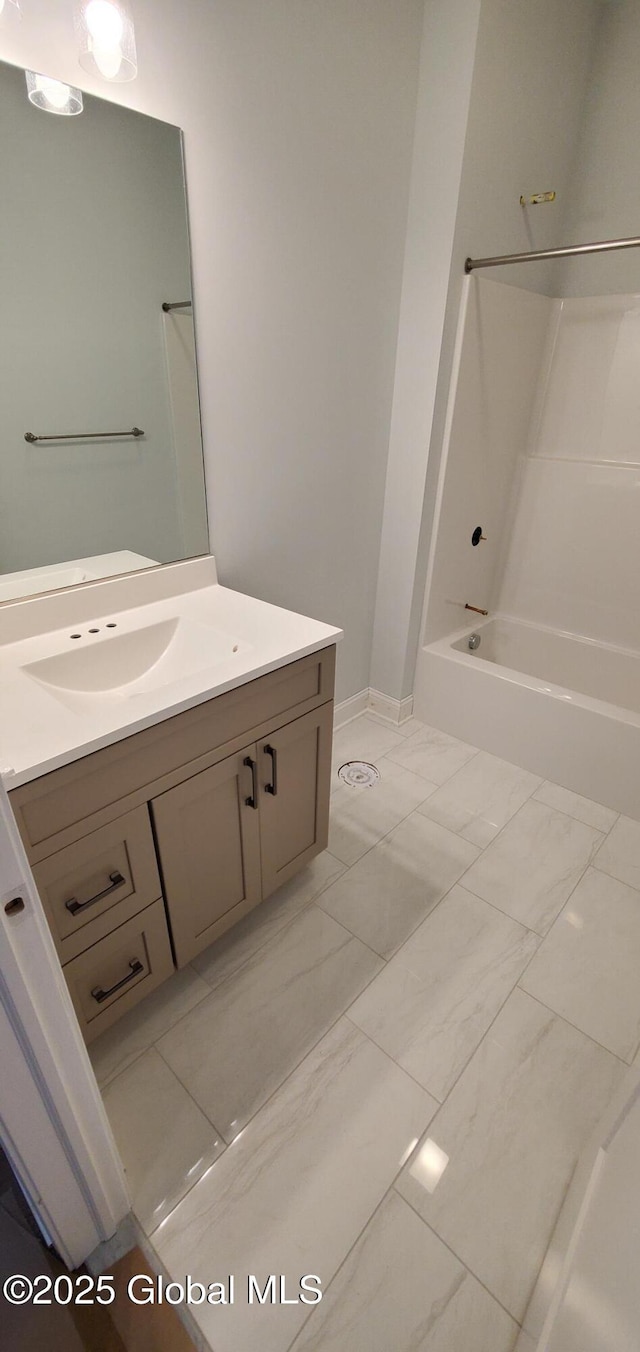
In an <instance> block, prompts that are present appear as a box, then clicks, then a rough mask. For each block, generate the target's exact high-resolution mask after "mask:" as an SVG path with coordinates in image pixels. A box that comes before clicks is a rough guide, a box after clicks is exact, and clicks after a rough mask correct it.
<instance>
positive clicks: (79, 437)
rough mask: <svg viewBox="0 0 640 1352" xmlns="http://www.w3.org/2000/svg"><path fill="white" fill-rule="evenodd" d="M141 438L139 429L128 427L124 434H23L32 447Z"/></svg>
mask: <svg viewBox="0 0 640 1352" xmlns="http://www.w3.org/2000/svg"><path fill="white" fill-rule="evenodd" d="M143 436H144V432H143V431H142V428H141V427H130V428H129V429H128V430H127V431H126V432H58V433H56V435H55V436H47V435H46V434H44V433H43V434H41V435H40V436H36V434H35V432H25V434H24V439H25V441H28V442H29V443H30V444H31V445H33V443H34V442H36V441H95V440H96V439H98V438H106V440H107V441H114V440H115V438H116V437H143Z"/></svg>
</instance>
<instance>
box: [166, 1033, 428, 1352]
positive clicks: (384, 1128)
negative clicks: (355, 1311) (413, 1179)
mask: <svg viewBox="0 0 640 1352" xmlns="http://www.w3.org/2000/svg"><path fill="white" fill-rule="evenodd" d="M435 1108H436V1103H435V1100H434V1099H431V1098H430V1097H429V1095H428V1094H425V1093H424V1091H423V1090H422V1089H420V1088H419V1086H418V1085H417V1084H415V1083H414V1082H413V1080H411V1079H410V1078H409V1076H408V1075H405V1074H404V1071H402V1070H400V1069H399V1067H398V1066H396V1065H395V1064H394V1062H393V1061H391V1060H390V1059H389V1057H387V1056H385V1055H384V1053H383V1052H381V1051H380V1050H379V1048H378V1047H375V1046H374V1045H373V1043H372V1042H370V1041H369V1039H368V1038H366V1037H365V1036H364V1034H362V1033H361V1032H360V1030H359V1029H357V1028H355V1027H354V1026H353V1024H351V1023H349V1021H348V1020H347V1019H342V1020H340V1022H339V1023H338V1024H337V1025H336V1026H335V1028H332V1030H331V1032H330V1033H328V1034H327V1036H326V1037H325V1038H324V1039H323V1040H322V1042H321V1043H320V1044H319V1046H318V1047H316V1048H315V1049H314V1051H313V1052H311V1053H310V1055H309V1056H308V1057H306V1059H305V1060H304V1061H303V1063H302V1065H301V1066H299V1067H298V1069H297V1070H296V1071H295V1073H294V1074H293V1075H291V1076H290V1078H289V1079H288V1080H287V1081H286V1083H285V1084H284V1085H283V1086H282V1088H281V1089H280V1090H279V1091H278V1093H277V1094H275V1095H274V1097H273V1098H272V1099H271V1100H270V1102H269V1103H268V1104H266V1105H265V1107H264V1108H263V1109H262V1110H261V1111H260V1112H259V1113H258V1115H257V1116H256V1117H255V1118H254V1119H253V1121H252V1122H251V1123H250V1124H249V1126H248V1127H247V1129H246V1131H244V1132H243V1133H242V1135H241V1136H240V1138H239V1139H238V1140H237V1141H236V1142H235V1143H234V1144H233V1145H232V1146H230V1147H229V1149H228V1150H227V1151H226V1152H225V1154H224V1155H223V1156H222V1158H221V1159H220V1160H218V1161H217V1162H216V1164H215V1165H214V1166H213V1168H212V1169H211V1170H210V1172H209V1173H208V1174H207V1175H206V1176H205V1177H204V1178H203V1179H202V1180H201V1182H200V1183H199V1184H198V1185H197V1187H196V1188H194V1189H192V1191H191V1192H190V1193H189V1194H188V1196H187V1197H185V1199H184V1201H183V1202H181V1203H180V1205H179V1206H178V1207H177V1208H176V1210H175V1211H174V1212H173V1214H172V1215H171V1216H170V1217H169V1218H168V1220H167V1221H165V1223H164V1225H162V1226H161V1227H160V1228H159V1230H158V1231H157V1232H156V1234H155V1236H154V1245H155V1247H156V1249H157V1251H158V1253H159V1255H160V1258H161V1260H162V1261H163V1263H164V1264H165V1266H166V1267H167V1268H168V1270H169V1272H171V1273H175V1274H177V1273H179V1272H181V1273H182V1274H183V1276H184V1273H185V1272H188V1273H191V1275H192V1276H193V1277H194V1279H196V1280H200V1281H204V1282H210V1281H212V1280H213V1279H214V1277H215V1274H216V1273H217V1274H227V1273H233V1274H237V1279H238V1289H239V1294H238V1298H237V1301H236V1304H235V1305H234V1306H227V1307H220V1306H211V1305H208V1306H194V1307H192V1314H193V1316H194V1318H195V1319H196V1321H197V1322H198V1324H199V1326H200V1328H201V1329H202V1332H203V1333H204V1335H205V1337H206V1338H207V1339H208V1340H209V1342H210V1343H211V1345H212V1346H214V1347H215V1349H216V1352H247V1349H248V1348H258V1347H259V1348H260V1352H285V1349H286V1348H288V1347H289V1345H290V1343H291V1341H292V1340H293V1338H294V1337H295V1335H296V1334H297V1332H298V1331H299V1329H300V1327H301V1325H302V1324H303V1322H304V1320H305V1319H306V1317H307V1315H308V1313H309V1306H308V1305H290V1306H277V1305H274V1306H267V1305H265V1306H259V1305H258V1306H256V1305H255V1304H254V1305H249V1304H247V1303H246V1299H245V1291H246V1274H247V1273H253V1274H256V1275H257V1276H258V1277H260V1278H262V1280H266V1278H267V1276H268V1274H269V1273H272V1272H276V1273H282V1274H284V1275H285V1277H286V1279H287V1286H288V1287H290V1288H292V1289H294V1290H295V1291H296V1292H297V1289H298V1282H299V1279H300V1276H301V1275H302V1274H303V1273H317V1274H319V1276H320V1277H321V1278H322V1284H323V1289H325V1290H326V1288H327V1286H328V1284H329V1282H330V1280H331V1278H332V1277H333V1275H334V1273H335V1272H336V1271H337V1269H338V1267H339V1266H340V1264H341V1263H342V1261H343V1259H344V1258H345V1257H346V1255H347V1253H348V1252H349V1250H350V1248H351V1247H352V1245H353V1244H354V1243H355V1241H356V1239H357V1238H358V1236H359V1235H360V1233H361V1231H362V1229H363V1227H364V1225H365V1224H366V1222H367V1221H368V1219H369V1217H370V1216H371V1214H372V1212H373V1211H374V1209H375V1207H376V1206H377V1205H378V1203H379V1202H380V1201H381V1199H382V1197H383V1196H384V1194H385V1192H386V1191H387V1189H388V1187H389V1185H390V1183H391V1182H392V1181H393V1178H394V1177H395V1175H396V1173H397V1171H398V1168H399V1167H400V1165H401V1163H402V1161H403V1159H404V1158H406V1152H407V1150H408V1149H409V1148H410V1146H411V1144H412V1142H414V1141H415V1138H416V1137H417V1136H419V1135H420V1133H421V1132H422V1131H423V1130H424V1128H425V1125H426V1124H427V1123H428V1122H429V1121H430V1119H431V1117H432V1116H433V1112H434V1110H435Z"/></svg>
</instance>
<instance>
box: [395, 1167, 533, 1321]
mask: <svg viewBox="0 0 640 1352" xmlns="http://www.w3.org/2000/svg"><path fill="white" fill-rule="evenodd" d="M401 1172H402V1171H401ZM399 1177H400V1174H398V1175H396V1178H394V1180H393V1183H392V1184H391V1187H392V1189H393V1190H394V1192H395V1194H396V1196H397V1197H399V1198H400V1199H401V1201H403V1202H406V1204H407V1206H408V1207H409V1208H410V1210H411V1211H413V1214H414V1216H417V1217H418V1220H419V1221H422V1224H423V1225H425V1226H426V1227H427V1230H430V1232H431V1234H432V1235H435V1237H436V1239H439V1240H440V1243H441V1244H444V1247H445V1249H448V1250H449V1253H451V1254H453V1257H454V1258H455V1259H456V1260H457V1262H458V1263H460V1264H461V1265H462V1267H463V1268H464V1269H465V1272H468V1274H469V1276H470V1277H472V1278H473V1280H474V1281H475V1282H477V1283H478V1285H479V1286H481V1287H482V1289H483V1291H486V1293H487V1295H488V1296H490V1297H491V1299H492V1300H494V1301H495V1303H496V1305H499V1306H500V1309H501V1310H503V1311H504V1313H505V1314H506V1315H508V1316H509V1319H511V1320H512V1321H513V1323H514V1324H517V1326H518V1328H519V1329H521V1328H522V1327H523V1324H522V1320H520V1319H518V1316H517V1315H515V1314H512V1312H511V1310H508V1309H507V1307H506V1305H503V1303H502V1301H501V1300H500V1299H499V1297H498V1296H496V1295H494V1293H493V1291H492V1290H491V1289H490V1287H488V1286H487V1285H486V1283H485V1282H483V1280H482V1278H481V1277H478V1276H477V1274H476V1273H475V1272H474V1271H473V1268H470V1267H469V1266H468V1265H467V1263H465V1262H464V1260H463V1259H462V1258H461V1257H460V1254H459V1253H456V1251H455V1249H452V1247H451V1245H450V1244H449V1243H448V1241H447V1240H446V1239H443V1238H442V1235H439V1234H438V1231H437V1230H434V1228H433V1226H432V1225H429V1222H428V1221H426V1220H425V1219H424V1216H421V1215H420V1212H419V1211H416V1209H415V1207H414V1205H413V1203H412V1202H410V1201H409V1200H408V1198H406V1197H405V1196H403V1194H402V1193H401V1192H398V1189H397V1187H396V1183H397V1182H398V1179H399ZM543 1261H544V1259H543ZM532 1294H533V1291H532ZM530 1299H531V1296H530V1297H529V1300H530ZM528 1303H529V1302H527V1304H528Z"/></svg>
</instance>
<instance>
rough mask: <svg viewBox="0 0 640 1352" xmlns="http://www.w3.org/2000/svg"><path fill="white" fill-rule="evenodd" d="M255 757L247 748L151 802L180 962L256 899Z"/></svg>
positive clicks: (258, 853) (182, 963) (213, 936)
mask: <svg viewBox="0 0 640 1352" xmlns="http://www.w3.org/2000/svg"><path fill="white" fill-rule="evenodd" d="M256 760H257V750H256V747H255V746H249V747H246V748H244V749H243V750H242V751H241V752H239V753H238V754H237V755H235V756H229V757H228V759H227V760H224V761H220V762H219V763H218V764H217V765H213V766H212V767H211V768H210V769H209V770H203V771H201V773H200V774H198V775H194V776H193V778H192V779H188V780H186V781H185V782H184V783H183V784H178V785H177V787H176V788H174V789H169V790H168V791H167V793H162V794H160V795H159V797H157V798H154V799H153V801H152V804H151V808H152V813H153V821H154V826H155V831H156V841H157V846H158V853H159V857H160V864H161V868H162V874H163V878H164V887H165V897H166V901H167V907H168V911H169V920H170V922H171V932H172V935H173V943H174V949H175V954H176V962H177V965H178V967H183V966H184V965H185V963H187V962H189V960H190V959H191V958H193V957H195V955H196V954H197V953H200V952H201V951H202V949H203V948H206V947H207V945H208V944H210V943H211V942H212V941H213V940H214V939H216V938H217V937H218V935H220V934H223V933H224V931H225V930H226V929H228V928H229V927H230V926H231V925H234V924H235V922H236V920H239V919H240V918H241V917H242V916H243V915H245V914H246V912H247V911H250V910H251V909H252V907H253V906H255V905H256V904H257V903H258V902H259V901H260V896H261V891H260V829H259V826H258V817H259V810H258V809H259V803H258V774H257V768H256ZM254 788H255V796H254ZM254 804H255V806H254Z"/></svg>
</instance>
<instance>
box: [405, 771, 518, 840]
mask: <svg viewBox="0 0 640 1352" xmlns="http://www.w3.org/2000/svg"><path fill="white" fill-rule="evenodd" d="M539 783H540V778H539V776H538V775H531V774H529V771H528V770H521V769H519V767H518V766H517V765H511V764H510V763H509V761H503V760H498V758H497V756H489V755H488V754H487V753H486V752H485V751H479V752H478V755H477V756H474V757H473V759H472V760H470V761H468V762H467V764H466V765H463V767H462V769H461V770H458V771H456V774H455V775H453V776H452V777H451V779H448V780H447V782H446V784H443V785H442V786H441V787H440V788H439V789H438V790H437V792H436V793H434V794H432V796H431V797H430V798H429V799H427V801H426V803H423V805H422V807H421V809H420V811H421V812H423V813H424V815H425V816H426V817H431V818H432V820H433V821H436V822H440V825H441V826H447V827H448V828H449V830H450V831H458V832H459V834H460V835H461V836H464V838H465V840H470V841H471V842H472V844H473V845H479V846H480V847H481V848H482V849H483V848H484V846H485V845H488V844H489V842H490V841H492V840H493V838H494V836H495V835H497V833H498V831H500V830H501V829H502V827H503V826H505V825H506V823H507V822H508V821H509V819H510V818H511V817H513V815H514V813H515V812H517V811H518V808H520V807H522V805H523V803H526V801H527V798H530V797H531V794H532V793H533V790H534V789H535V788H537V787H538V785H539Z"/></svg>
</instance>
